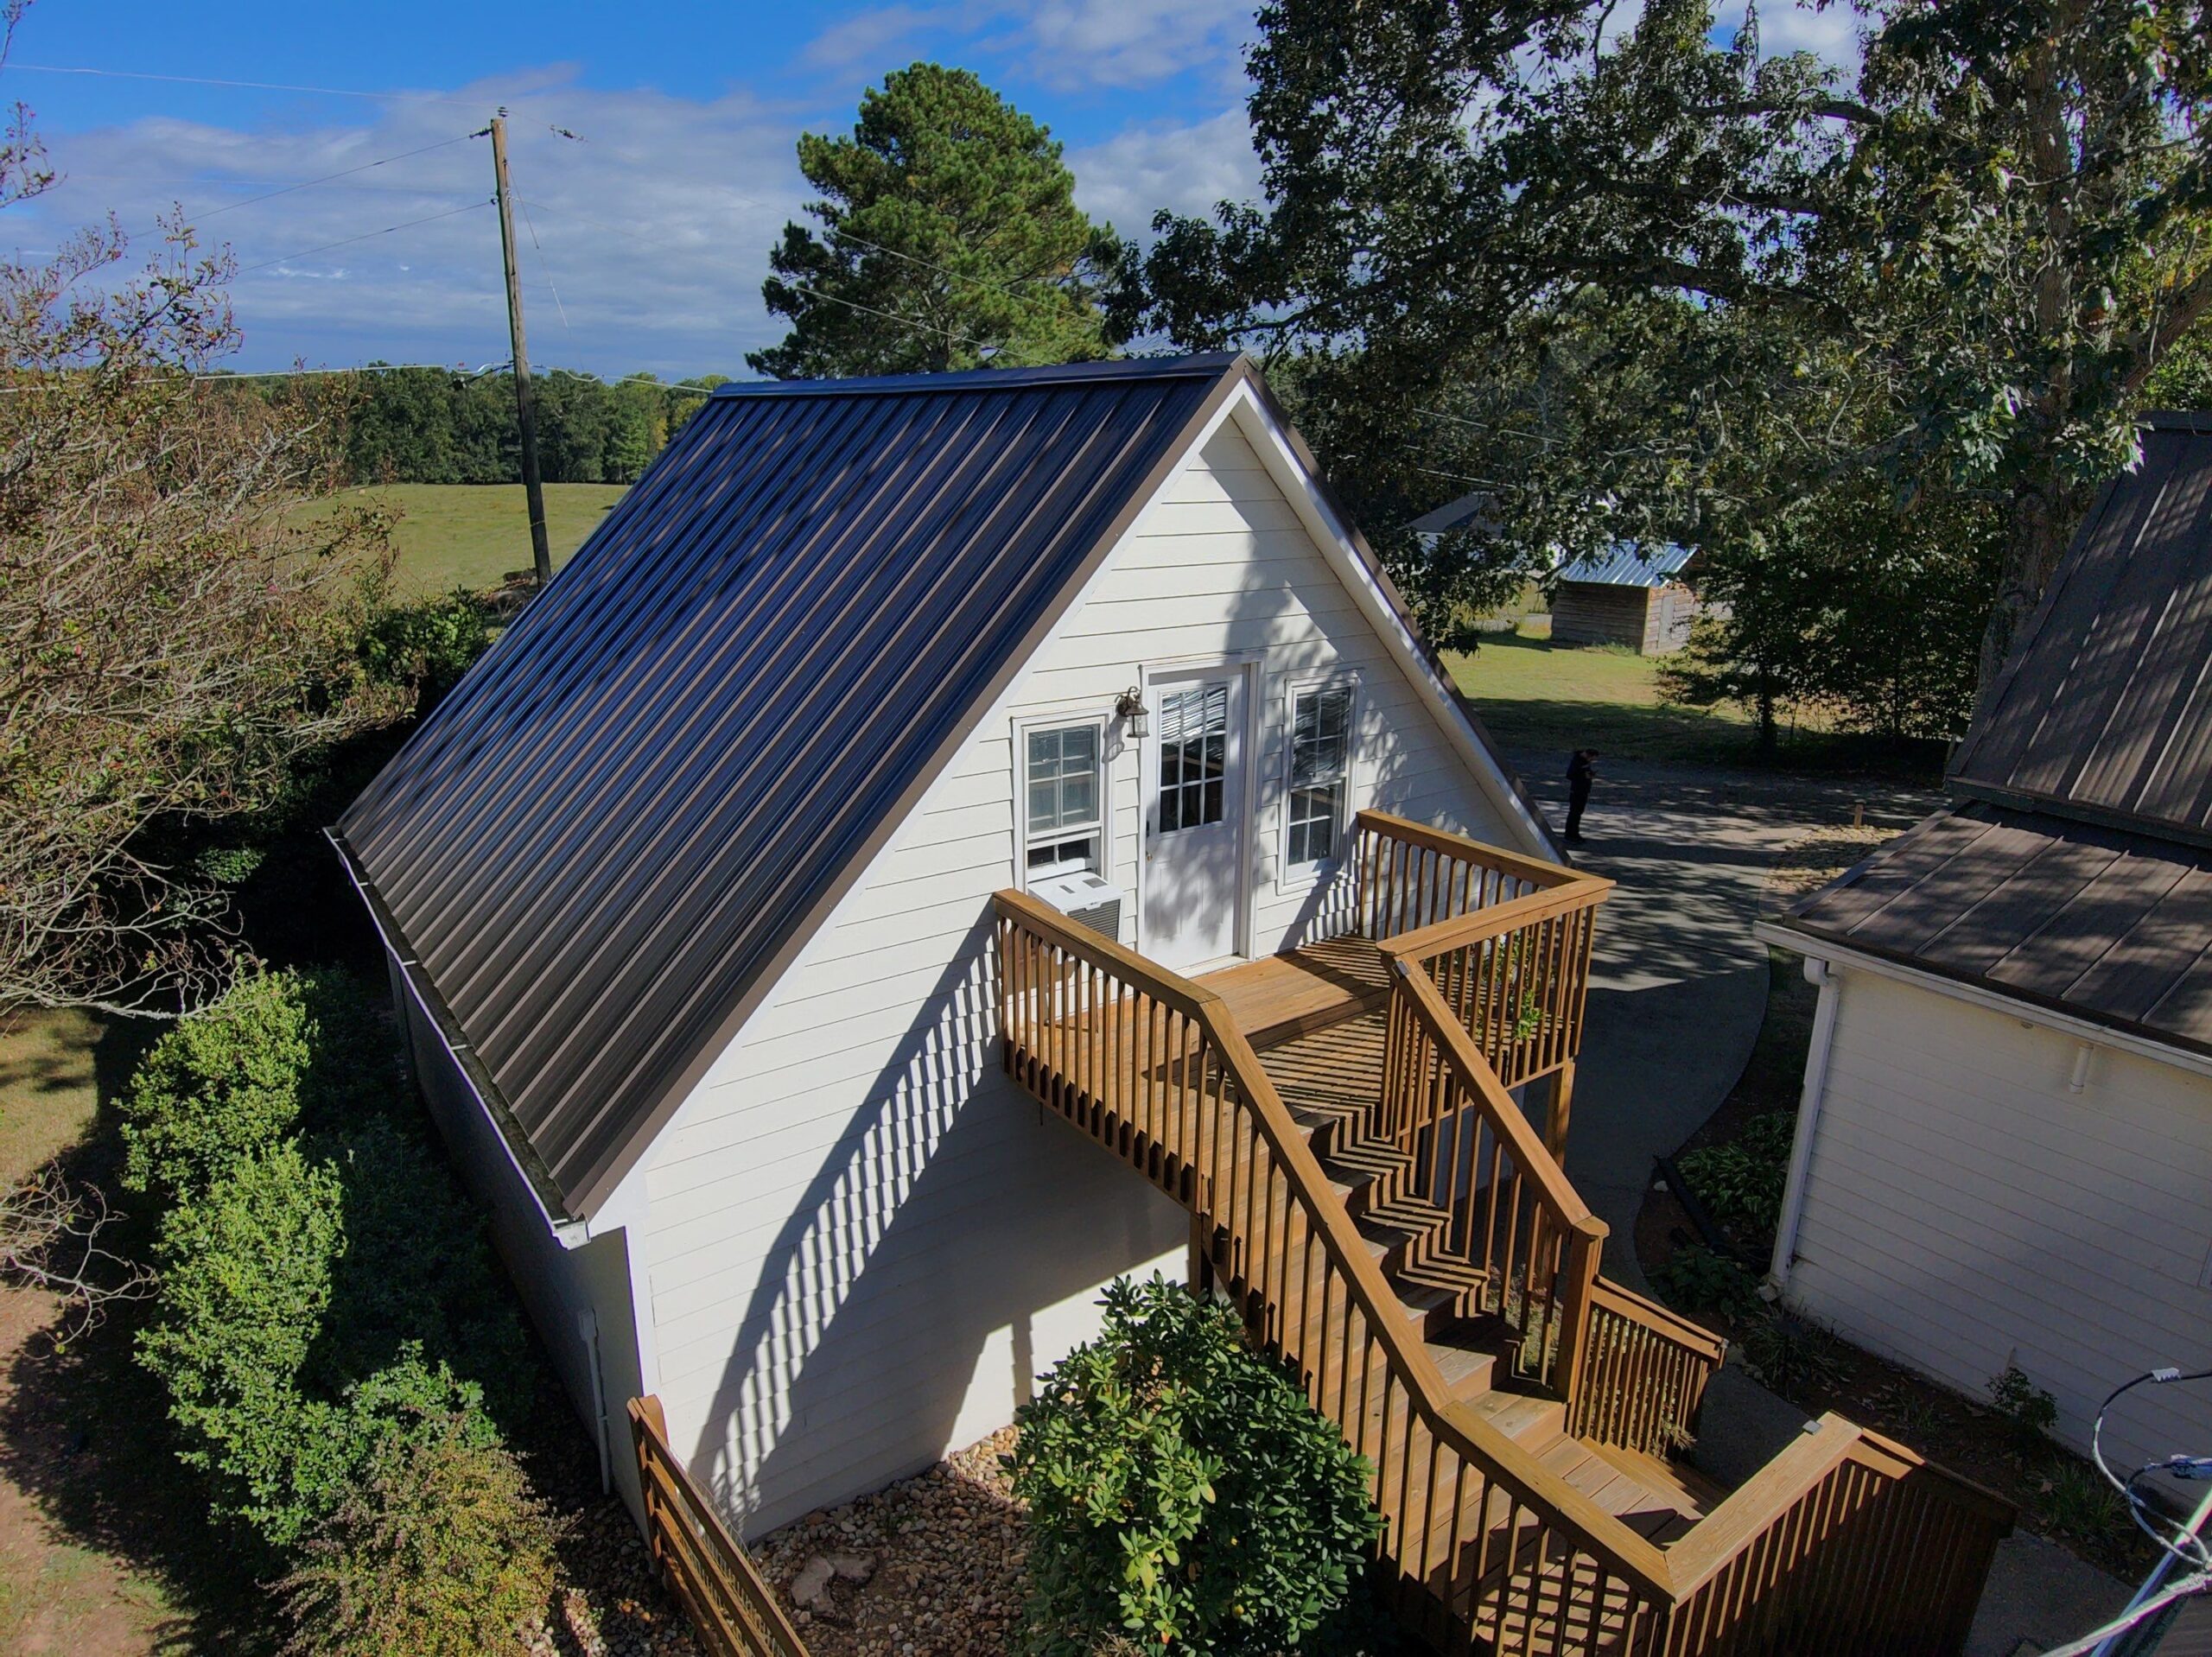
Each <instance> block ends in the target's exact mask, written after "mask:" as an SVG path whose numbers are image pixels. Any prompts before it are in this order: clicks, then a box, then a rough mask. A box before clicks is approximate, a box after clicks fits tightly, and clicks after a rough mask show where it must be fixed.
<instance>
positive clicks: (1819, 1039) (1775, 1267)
mask: <svg viewBox="0 0 2212 1657" xmlns="http://www.w3.org/2000/svg"><path fill="white" fill-rule="evenodd" d="M1805 981H1806V982H1807V983H1808V984H1813V985H1816V986H1817V987H1819V989H1820V992H1821V1000H1820V1005H1819V1006H1816V1007H1815V1008H1814V1009H1813V1042H1812V1046H1811V1048H1810V1049H1809V1051H1807V1053H1806V1055H1805V1089H1804V1091H1803V1092H1802V1094H1800V1095H1798V1099H1797V1131H1796V1134H1795V1135H1793V1136H1792V1138H1791V1140H1790V1141H1789V1178H1788V1179H1787V1181H1786V1182H1785V1183H1784V1184H1783V1187H1782V1217H1781V1220H1780V1222H1779V1223H1777V1225H1776V1227H1775V1228H1774V1259H1773V1260H1772V1262H1771V1263H1770V1265H1769V1266H1768V1268H1767V1281H1768V1282H1769V1283H1770V1284H1772V1285H1773V1286H1774V1290H1775V1292H1776V1293H1777V1294H1780V1293H1781V1292H1783V1290H1784V1289H1786V1288H1788V1287H1789V1267H1790V1266H1791V1264H1792V1263H1793V1262H1794V1261H1795V1260H1796V1258H1797V1227H1798V1223H1799V1222H1801V1221H1802V1219H1803V1218H1804V1217H1805V1179H1806V1176H1807V1173H1808V1171H1809V1170H1810V1168H1811V1166H1812V1162H1813V1141H1814V1140H1815V1138H1816V1137H1817V1135H1818V1134H1819V1133H1820V1127H1821V1099H1822V1098H1823V1097H1825V1096H1826V1095H1827V1087H1828V1050H1829V1049H1830V1048H1831V1047H1833V1046H1834V1044H1835V1008H1836V1003H1837V1001H1838V1000H1840V999H1841V995H1840V990H1841V987H1842V981H1841V980H1840V978H1839V977H1838V976H1837V975H1836V974H1835V971H1834V968H1831V967H1830V966H1829V965H1828V963H1827V962H1825V961H1822V960H1821V959H1820V958H1819V957H1818V956H1816V955H1807V956H1806V957H1805Z"/></svg>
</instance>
